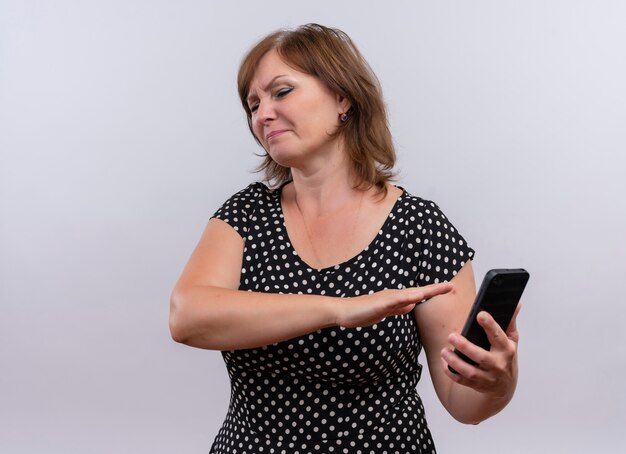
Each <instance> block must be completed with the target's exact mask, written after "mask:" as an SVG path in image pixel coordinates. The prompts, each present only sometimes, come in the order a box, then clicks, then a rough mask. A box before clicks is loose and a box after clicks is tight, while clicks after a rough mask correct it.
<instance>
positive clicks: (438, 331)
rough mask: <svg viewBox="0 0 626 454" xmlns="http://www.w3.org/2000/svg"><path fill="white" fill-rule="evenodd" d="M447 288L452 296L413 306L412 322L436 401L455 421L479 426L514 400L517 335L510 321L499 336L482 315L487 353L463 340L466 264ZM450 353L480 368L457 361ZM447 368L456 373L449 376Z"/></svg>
mask: <svg viewBox="0 0 626 454" xmlns="http://www.w3.org/2000/svg"><path fill="white" fill-rule="evenodd" d="M452 284H453V285H454V289H453V290H452V291H451V292H449V293H447V294H445V295H439V296H436V297H434V298H432V299H431V300H429V301H427V302H426V303H423V304H420V305H418V306H417V307H416V308H415V317H416V320H417V323H418V326H419V330H420V334H421V336H422V342H423V344H424V350H425V351H426V356H427V360H428V368H429V370H430V374H431V378H432V380H433V384H434V387H435V391H436V392H437V395H438V397H439V400H440V401H441V402H442V404H443V405H444V407H445V408H446V409H447V410H448V412H449V413H450V414H451V415H452V416H453V417H454V418H455V419H457V420H458V421H461V422H464V423H467V424H478V423H479V422H481V421H484V420H485V419H487V418H489V417H490V416H493V415H494V414H496V413H498V412H499V411H500V410H502V409H503V408H504V407H505V406H506V405H507V404H508V403H509V401H510V400H511V398H512V397H513V393H514V392H515V387H516V384H517V342H518V339H519V335H518V333H517V328H516V325H515V316H514V317H513V321H512V322H511V325H510V327H509V330H508V331H507V333H504V332H503V331H502V329H501V328H500V326H499V325H498V324H497V323H496V322H495V320H494V319H493V318H492V317H491V316H490V315H489V314H488V313H486V312H481V313H480V314H479V317H478V321H479V323H480V324H481V326H483V328H485V330H486V332H487V335H488V337H489V341H490V342H491V350H490V351H486V350H483V349H482V348H480V347H477V346H475V345H473V344H471V343H470V342H469V341H467V340H466V339H465V338H463V337H462V336H461V335H460V334H459V333H460V332H461V328H462V327H463V324H464V323H465V317H467V314H468V313H469V310H470V307H471V305H472V303H473V301H474V298H475V295H476V289H475V285H474V272H473V270H472V264H471V262H468V263H466V264H465V266H464V267H463V268H462V269H461V270H460V271H459V272H458V273H457V275H456V276H455V277H454V279H452ZM516 315H517V314H516ZM454 348H458V349H459V350H460V351H462V352H463V353H464V354H466V355H467V356H468V357H470V358H471V359H473V360H474V361H476V362H478V363H479V364H480V367H475V366H472V365H470V364H468V363H466V362H465V361H463V360H462V359H460V358H459V357H458V356H457V355H456V354H455V353H454V352H453V350H454ZM448 365H450V366H452V367H453V368H454V369H455V370H456V371H457V372H459V374H458V375H457V374H453V373H452V372H450V371H449V370H448Z"/></svg>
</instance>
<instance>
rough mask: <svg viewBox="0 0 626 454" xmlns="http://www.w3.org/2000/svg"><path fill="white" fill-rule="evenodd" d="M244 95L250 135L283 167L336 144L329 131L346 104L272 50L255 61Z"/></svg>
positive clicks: (329, 149)
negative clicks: (250, 121) (248, 110)
mask: <svg viewBox="0 0 626 454" xmlns="http://www.w3.org/2000/svg"><path fill="white" fill-rule="evenodd" d="M247 101H248V106H249V107H250V111H251V112H252V118H251V120H252V129H253V131H254V135H255V136H256V137H257V139H258V140H259V142H261V144H262V145H263V148H265V150H266V151H267V152H268V153H269V154H270V156H271V157H272V159H274V161H276V162H277V163H278V164H280V165H282V166H284V167H294V166H297V164H298V163H299V162H301V160H302V158H306V157H310V156H318V157H322V156H324V155H325V152H330V151H332V150H333V149H336V148H337V147H336V146H334V145H335V142H336V140H337V139H336V138H332V137H331V134H332V133H333V132H335V130H336V129H337V126H338V125H339V116H340V115H341V114H342V113H344V112H346V111H347V110H348V108H349V107H350V104H349V102H348V101H347V100H346V99H345V98H342V97H341V96H339V95H336V94H335V93H333V92H331V91H330V89H328V88H327V87H326V86H325V85H324V84H322V82H321V81H320V80H318V79H317V78H316V77H314V76H311V75H309V74H305V73H302V72H300V71H298V70H296V69H294V68H292V67H290V66H289V65H287V64H286V63H285V62H283V61H282V60H281V58H280V57H279V56H278V53H277V52H276V51H270V52H268V53H267V54H266V55H265V56H264V57H263V58H262V59H261V61H260V62H259V65H258V67H257V70H256V72H255V74H254V78H253V79H252V82H251V84H250V90H249V92H248V99H247Z"/></svg>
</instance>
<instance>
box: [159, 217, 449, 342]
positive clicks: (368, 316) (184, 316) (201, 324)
mask: <svg viewBox="0 0 626 454" xmlns="http://www.w3.org/2000/svg"><path fill="white" fill-rule="evenodd" d="M243 250H244V243H243V239H242V238H241V237H240V236H239V235H238V234H237V233H236V232H235V231H234V230H233V228H232V227H230V226H229V225H228V224H226V223H225V222H223V221H221V220H218V219H212V220H211V221H209V224H208V225H207V228H206V229H205V231H204V233H203V234H202V237H201V239H200V241H199V243H198V246H197V247H196V249H195V250H194V252H193V254H192V256H191V258H190V259H189V262H188V263H187V266H186V267H185V269H184V271H183V273H182V275H181V277H180V279H179V281H178V283H177V284H176V287H175V288H174V291H173V292H172V297H171V301H170V331H171V334H172V338H173V339H174V340H175V341H177V342H181V343H184V344H187V345H190V346H193V347H198V348H206V349H213V350H234V349H243V348H255V347H260V346H263V345H269V344H272V343H276V342H280V341H284V340H287V339H291V338H294V337H297V336H301V335H304V334H307V333H311V332H313V331H316V330H318V329H321V328H325V327H329V326H338V325H339V326H345V327H355V326H369V325H372V324H374V323H377V322H379V321H380V320H382V319H383V318H385V317H388V316H393V315H399V314H405V313H408V312H410V311H411V310H412V309H413V307H414V306H415V304H416V303H417V302H419V301H421V300H423V299H424V298H430V297H432V296H435V295H439V294H442V293H445V292H447V291H449V290H450V289H451V288H452V286H451V285H450V284H437V285H431V286H426V287H421V288H414V289H404V290H385V291H382V292H378V293H375V294H372V295H365V296H361V297H355V298H333V297H327V296H320V295H291V294H290V295H281V294H270V293H257V292H248V291H239V290H237V288H238V287H239V280H240V276H241V266H242V259H243Z"/></svg>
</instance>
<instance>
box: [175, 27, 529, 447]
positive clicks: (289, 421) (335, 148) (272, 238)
mask: <svg viewBox="0 0 626 454" xmlns="http://www.w3.org/2000/svg"><path fill="white" fill-rule="evenodd" d="M238 85H239V95H240V97H241V101H242V103H243V107H244V109H245V111H246V113H247V116H248V123H249V126H250V129H251V131H252V133H253V135H254V137H255V139H256V140H257V142H258V143H259V144H260V145H261V146H262V147H263V148H264V150H265V151H266V156H265V158H264V159H265V160H264V163H263V165H262V168H263V170H264V171H265V176H266V180H267V181H268V182H269V184H270V186H268V185H266V184H263V183H253V184H251V185H249V186H248V187H247V188H245V189H243V190H241V191H239V192H238V193H237V194H235V195H234V196H233V197H231V198H230V199H228V200H227V201H226V202H225V203H224V205H223V206H222V207H221V208H220V209H219V210H218V211H217V212H216V213H215V215H214V216H213V217H212V218H211V219H210V221H209V223H208V225H207V227H206V230H205V231H204V233H203V235H202V237H201V239H200V241H199V243H198V246H197V247H196V249H195V251H194V252H193V254H192V256H191V258H190V260H189V262H188V264H187V266H186V267H185V270H184V271H183V273H182V276H181V277H180V280H179V281H178V283H177V285H176V287H175V289H174V291H173V294H172V299H171V316H170V329H171V333H172V336H173V338H174V339H175V340H176V341H178V342H182V343H185V344H187V345H190V346H193V347H198V348H204V349H212V350H221V351H222V352H223V356H224V360H225V362H226V365H227V368H228V372H229V376H230V379H231V387H232V389H231V402H230V406H229V409H228V413H227V415H226V419H225V421H224V424H223V425H222V428H221V430H220V431H219V434H218V435H217V437H216V439H215V441H214V443H213V446H212V449H211V452H213V453H254V454H258V453H262V452H269V453H329V452H344V453H365V452H368V453H371V452H374V453H398V454H406V453H414V452H434V450H435V448H434V443H433V441H432V438H431V435H430V431H429V429H428V426H427V424H426V420H425V417H424V410H423V407H422V403H421V400H420V397H419V395H418V394H417V392H416V389H415V387H416V385H417V382H418V380H419V378H420V373H421V365H420V364H419V363H418V354H419V352H420V350H421V348H422V346H423V348H424V350H425V352H426V357H427V360H428V365H429V370H430V375H431V378H432V381H433V384H434V387H435V390H436V392H437V396H438V397H439V400H440V401H441V403H442V404H443V405H444V407H445V408H446V409H447V410H448V411H449V412H450V414H451V415H452V416H453V417H454V418H456V419H457V420H459V421H461V422H464V423H472V424H475V423H478V422H480V421H483V420H484V419H486V418H489V417H490V416H492V415H494V414H496V413H497V412H499V411H500V410H501V409H502V408H503V407H504V406H505V405H507V403H508V402H509V401H510V399H511V397H512V396H513V393H514V390H515V386H516V381H517V353H516V352H517V341H518V333H517V329H516V327H515V322H513V323H512V324H511V326H510V328H509V329H508V331H507V332H506V333H505V332H503V331H502V330H501V329H500V327H499V326H498V325H497V323H495V321H494V320H493V319H492V318H491V316H489V314H487V313H481V314H479V317H478V319H479V323H480V324H481V325H482V326H483V328H484V329H485V330H486V332H487V335H488V337H489V340H490V342H491V345H492V348H491V350H490V351H486V350H483V349H481V348H479V347H477V346H475V345H472V344H470V343H469V342H468V341H467V340H466V339H464V338H462V337H461V336H460V335H459V334H458V332H459V331H460V328H461V327H462V324H463V322H464V319H465V317H466V315H467V313H468V311H469V307H470V306H471V303H472V301H473V299H474V296H475V287H474V275H473V272H472V264H471V259H472V257H473V254H474V251H473V250H472V249H471V248H470V247H469V246H468V245H467V244H466V243H465V240H464V239H463V238H462V236H461V235H460V234H459V233H458V232H457V231H456V229H455V228H454V227H453V226H452V224H451V223H450V221H449V220H448V219H447V218H446V217H445V216H444V215H443V213H442V212H441V211H440V210H439V208H438V207H437V205H435V204H434V203H432V202H430V201H427V200H423V199H421V198H419V197H417V196H414V195H411V194H410V193H408V192H407V191H405V190H404V189H403V188H401V187H398V186H394V185H392V184H390V179H391V177H392V172H391V169H392V167H393V164H394V162H395V155H394V151H393V146H392V141H391V137H390V134H389V130H388V127H387V117H386V112H385V107H384V103H383V99H382V95H381V90H380V86H379V84H378V81H377V79H376V77H375V76H374V74H373V73H372V72H371V70H370V68H369V66H368V65H367V63H366V62H365V61H364V59H363V58H362V57H361V55H360V53H359V52H358V50H357V49H356V47H355V46H354V45H353V43H352V42H351V40H350V39H349V38H348V36H347V35H345V33H343V32H341V31H340V30H336V29H331V28H327V27H323V26H320V25H316V24H309V25H305V26H302V27H299V28H297V29H295V30H289V31H279V32H275V33H272V34H270V35H269V36H267V37H266V38H264V39H263V40H262V41H261V42H259V43H258V44H257V45H256V46H255V47H254V48H253V49H252V50H251V51H250V52H249V53H248V55H247V56H246V57H245V59H244V60H243V63H242V65H241V67H240V71H239V79H238ZM454 348H458V349H459V350H460V351H461V352H463V353H464V354H466V355H467V356H468V357H470V358H472V359H473V360H475V361H476V362H477V363H478V364H479V365H480V366H477V367H475V366H472V365H470V364H468V363H465V362H464V361H462V360H461V359H460V358H459V357H458V356H457V355H456V354H454V352H453V349H454ZM448 365H450V366H452V367H453V368H454V369H455V370H456V371H458V372H459V373H458V375H457V374H453V373H451V372H450V371H449V370H448Z"/></svg>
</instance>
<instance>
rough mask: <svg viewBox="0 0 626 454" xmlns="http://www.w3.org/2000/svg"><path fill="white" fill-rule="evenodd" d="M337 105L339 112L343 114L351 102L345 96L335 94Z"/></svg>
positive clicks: (350, 105) (348, 108)
mask: <svg viewBox="0 0 626 454" xmlns="http://www.w3.org/2000/svg"><path fill="white" fill-rule="evenodd" d="M337 106H338V107H339V114H344V113H346V112H348V110H350V108H351V107H352V103H351V102H350V100H349V99H348V98H346V97H345V96H343V95H337Z"/></svg>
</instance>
